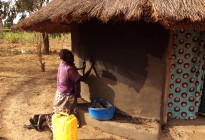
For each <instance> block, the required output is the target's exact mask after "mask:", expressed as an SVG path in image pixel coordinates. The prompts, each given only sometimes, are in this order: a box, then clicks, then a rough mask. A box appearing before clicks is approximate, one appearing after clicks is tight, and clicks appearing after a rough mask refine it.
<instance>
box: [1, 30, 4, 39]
mask: <svg viewBox="0 0 205 140" xmlns="http://www.w3.org/2000/svg"><path fill="white" fill-rule="evenodd" d="M0 39H1V40H3V39H4V33H3V32H0Z"/></svg>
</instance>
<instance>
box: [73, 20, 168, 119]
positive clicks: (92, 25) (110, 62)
mask: <svg viewBox="0 0 205 140" xmlns="http://www.w3.org/2000/svg"><path fill="white" fill-rule="evenodd" d="M167 46H168V31H166V30H165V29H164V28H163V27H161V26H160V25H158V24H148V23H145V22H139V23H135V22H129V23H107V24H103V23H100V22H98V21H94V20H93V21H90V22H85V23H82V24H80V25H79V24H73V25H72V49H73V52H74V54H75V56H76V58H75V59H76V65H77V66H80V63H81V61H82V59H83V58H86V59H87V60H88V59H89V57H90V56H92V57H94V58H95V60H96V64H95V67H96V71H97V74H96V73H95V72H94V71H93V72H92V75H91V76H90V77H89V79H88V80H87V81H86V83H82V84H81V87H82V97H83V98H85V99H87V100H89V99H91V98H92V97H104V98H105V99H107V100H109V101H110V102H112V103H113V104H114V105H115V106H116V107H117V108H118V111H120V112H122V113H124V114H127V115H131V116H135V117H142V118H154V119H158V120H159V119H160V108H161V96H162V92H163V86H164V80H163V79H164V76H165V71H164V70H165V68H164V54H165V50H166V48H167ZM87 64H88V63H87ZM88 67H89V66H88Z"/></svg>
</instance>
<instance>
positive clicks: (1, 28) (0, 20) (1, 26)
mask: <svg viewBox="0 0 205 140" xmlns="http://www.w3.org/2000/svg"><path fill="white" fill-rule="evenodd" d="M0 32H3V22H2V18H0Z"/></svg>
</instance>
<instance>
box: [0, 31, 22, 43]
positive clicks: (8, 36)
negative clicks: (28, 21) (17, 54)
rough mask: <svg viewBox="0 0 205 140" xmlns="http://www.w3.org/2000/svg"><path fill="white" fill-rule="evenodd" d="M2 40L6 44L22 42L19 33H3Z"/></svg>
mask: <svg viewBox="0 0 205 140" xmlns="http://www.w3.org/2000/svg"><path fill="white" fill-rule="evenodd" d="M4 39H5V40H6V41H7V42H8V43H19V42H20V41H21V40H22V35H21V34H19V33H10V32H8V33H5V37H4Z"/></svg>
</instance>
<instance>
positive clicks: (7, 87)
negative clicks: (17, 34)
mask: <svg viewBox="0 0 205 140" xmlns="http://www.w3.org/2000/svg"><path fill="white" fill-rule="evenodd" d="M8 45H9V44H1V45H0V87H1V90H0V106H1V107H0V140H3V139H6V140H33V139H35V140H49V139H51V136H52V134H51V132H50V131H49V129H46V130H45V131H43V132H37V131H35V130H27V129H24V128H23V125H24V124H29V122H28V119H29V118H30V117H31V115H32V114H35V113H48V112H51V111H52V101H53V98H54V95H55V91H56V74H57V68H58V64H59V62H60V59H59V57H58V55H57V54H56V53H54V54H51V55H47V56H46V55H43V62H45V69H46V72H41V69H40V63H39V59H38V56H37V54H27V53H26V52H23V53H18V55H16V53H15V54H14V53H13V52H12V49H15V51H16V50H20V51H19V52H21V50H28V48H23V47H21V46H20V45H18V44H17V45H15V46H12V47H11V46H9V47H8ZM30 49H31V50H32V51H34V50H35V48H30ZM78 131H79V139H81V140H83V139H84V140H91V139H98V140H100V139H101V140H104V139H106V140H118V139H119V140H123V139H124V138H122V137H118V136H115V135H112V134H108V133H105V132H102V131H101V130H99V129H96V128H93V127H90V126H87V125H84V126H82V128H80V129H78Z"/></svg>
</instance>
